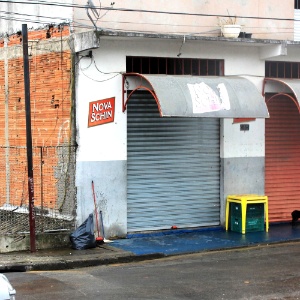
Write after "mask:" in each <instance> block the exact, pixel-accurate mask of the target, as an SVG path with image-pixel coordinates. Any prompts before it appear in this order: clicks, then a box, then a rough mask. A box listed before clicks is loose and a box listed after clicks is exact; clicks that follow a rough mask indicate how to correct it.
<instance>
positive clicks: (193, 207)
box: [127, 94, 220, 232]
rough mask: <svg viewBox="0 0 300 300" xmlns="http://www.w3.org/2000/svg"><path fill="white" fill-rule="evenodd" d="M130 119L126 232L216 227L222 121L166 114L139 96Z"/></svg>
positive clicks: (132, 102) (129, 111)
mask: <svg viewBox="0 0 300 300" xmlns="http://www.w3.org/2000/svg"><path fill="white" fill-rule="evenodd" d="M127 122H128V124H127V134H128V136H127V143H128V146H127V147H128V158H127V159H128V160H127V163H128V166H127V170H128V174H127V176H128V192H127V199H128V231H129V232H133V231H142V230H155V229H168V228H171V226H172V225H176V226H177V227H195V226H209V225H218V224H219V222H220V137H219V135H220V132H219V131H220V123H219V122H220V121H219V119H215V118H181V117H179V118H167V117H165V118H162V117H160V116H159V113H158V108H157V104H156V102H155V100H154V99H153V98H152V96H150V95H148V94H142V95H140V94H136V95H135V96H134V97H133V98H131V99H130V101H129V102H128V106H127Z"/></svg>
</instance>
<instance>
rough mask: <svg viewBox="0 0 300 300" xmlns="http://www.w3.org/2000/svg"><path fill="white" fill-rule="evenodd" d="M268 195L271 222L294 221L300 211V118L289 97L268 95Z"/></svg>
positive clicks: (266, 139) (266, 178) (292, 100)
mask: <svg viewBox="0 0 300 300" xmlns="http://www.w3.org/2000/svg"><path fill="white" fill-rule="evenodd" d="M266 102H267V107H268V110H269V114H270V118H269V119H266V133H265V136H266V137H265V147H266V154H265V160H266V161H265V194H266V195H267V196H268V197H269V219H270V222H285V221H290V220H291V212H292V211H293V210H294V209H300V114H299V111H298V107H297V104H296V102H295V101H294V98H293V97H292V96H290V95H288V94H277V95H274V94H266Z"/></svg>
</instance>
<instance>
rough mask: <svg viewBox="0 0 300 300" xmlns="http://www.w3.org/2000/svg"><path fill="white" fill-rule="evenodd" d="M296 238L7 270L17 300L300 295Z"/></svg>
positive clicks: (225, 297)
mask: <svg viewBox="0 0 300 300" xmlns="http://www.w3.org/2000/svg"><path fill="white" fill-rule="evenodd" d="M299 259H300V243H289V244H279V245H276V246H274V245H272V246H270V245H269V246H262V247H253V248H243V249H238V250H228V251H218V252H206V253H199V254H192V255H184V256H173V257H169V258H164V259H158V260H151V261H146V262H136V263H127V264H119V265H109V266H99V267H91V268H83V269H76V270H67V271H51V272H50V271H47V272H26V273H7V274H6V276H7V277H8V278H9V280H10V282H11V283H12V285H13V287H14V288H15V289H16V291H17V300H19V299H22V300H32V299H42V300H50V299H51V300H53V299H55V300H60V299H63V300H69V299H72V300H77V299H178V300H179V299H180V300H182V299H201V300H202V299H209V300H211V299H230V300H234V299H264V300H265V299H266V300H268V299H289V300H290V299H300V261H299Z"/></svg>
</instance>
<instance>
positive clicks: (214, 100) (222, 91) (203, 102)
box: [188, 82, 230, 114]
mask: <svg viewBox="0 0 300 300" xmlns="http://www.w3.org/2000/svg"><path fill="white" fill-rule="evenodd" d="M188 88H189V90H190V94H191V97H192V102H193V113H198V114H199V113H200V114H201V113H205V112H212V111H219V110H230V101H229V96H228V92H227V89H226V86H225V84H224V83H220V84H218V86H217V88H218V90H219V96H218V95H217V94H216V93H215V91H214V90H213V89H212V88H211V87H210V86H208V85H207V84H205V83H204V82H201V83H195V84H190V83H188Z"/></svg>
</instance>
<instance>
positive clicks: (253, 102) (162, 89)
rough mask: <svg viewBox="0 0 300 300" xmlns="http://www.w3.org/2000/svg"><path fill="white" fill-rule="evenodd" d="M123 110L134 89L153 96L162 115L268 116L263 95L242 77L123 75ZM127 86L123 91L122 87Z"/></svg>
mask: <svg viewBox="0 0 300 300" xmlns="http://www.w3.org/2000/svg"><path fill="white" fill-rule="evenodd" d="M123 84H124V85H123V86H124V90H123V92H124V96H125V93H126V90H127V91H129V90H130V91H131V92H130V94H129V95H128V98H127V99H126V100H123V111H125V109H126V105H127V101H128V100H129V99H130V97H131V95H132V94H133V93H134V92H136V91H137V90H147V91H149V92H150V93H151V94H152V95H153V97H154V98H155V100H156V102H157V105H158V109H159V112H160V115H161V116H162V117H213V118H268V117H269V113H268V110H267V107H266V104H265V101H264V98H263V97H262V95H261V94H260V92H259V91H258V89H257V88H256V86H255V85H254V84H253V83H252V82H251V81H249V80H248V79H246V78H243V77H225V76H220V77H213V76H205V77H199V76H183V75H174V76H173V75H142V74H136V73H129V74H124V75H123ZM125 88H126V90H125Z"/></svg>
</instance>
